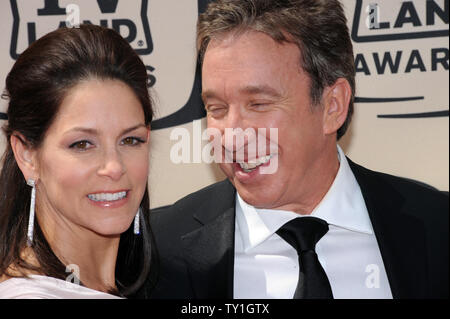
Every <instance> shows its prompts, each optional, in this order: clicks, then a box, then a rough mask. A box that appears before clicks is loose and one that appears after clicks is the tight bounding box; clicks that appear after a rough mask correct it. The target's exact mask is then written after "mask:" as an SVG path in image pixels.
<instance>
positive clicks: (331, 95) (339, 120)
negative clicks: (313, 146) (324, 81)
mask: <svg viewBox="0 0 450 319" xmlns="http://www.w3.org/2000/svg"><path fill="white" fill-rule="evenodd" d="M351 96H352V88H351V86H350V84H349V83H348V81H347V80H346V79H344V78H339V79H338V80H337V81H336V82H335V83H334V84H333V85H331V86H329V87H327V88H325V90H324V93H323V98H322V104H323V107H324V113H323V116H324V118H323V132H324V134H325V135H329V134H334V133H336V132H337V131H338V129H339V128H340V127H341V126H342V124H344V122H345V120H346V118H347V114H348V107H349V104H350V99H351Z"/></svg>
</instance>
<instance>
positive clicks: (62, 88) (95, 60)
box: [0, 25, 153, 296]
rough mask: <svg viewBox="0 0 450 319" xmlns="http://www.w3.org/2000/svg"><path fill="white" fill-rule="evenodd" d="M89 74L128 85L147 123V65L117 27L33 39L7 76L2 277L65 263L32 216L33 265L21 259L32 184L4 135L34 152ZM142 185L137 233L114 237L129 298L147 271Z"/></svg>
mask: <svg viewBox="0 0 450 319" xmlns="http://www.w3.org/2000/svg"><path fill="white" fill-rule="evenodd" d="M88 79H105V80H106V79H112V80H119V81H122V82H123V83H125V84H127V85H128V86H129V87H130V88H131V89H132V90H133V92H134V93H135V95H136V96H137V98H138V99H139V101H140V103H141V105H142V108H143V111H144V116H145V124H146V125H150V122H151V120H152V117H153V110H152V102H151V99H150V95H149V92H148V87H147V80H148V79H147V70H146V68H145V65H144V64H143V62H142V61H141V59H140V58H139V56H138V55H137V54H136V53H135V52H134V50H133V49H132V48H131V46H130V45H129V44H128V43H127V42H126V41H125V40H124V39H123V38H122V37H121V36H120V35H119V34H118V33H116V32H115V31H113V30H111V29H107V28H103V27H99V26H93V25H80V27H79V28H60V29H58V30H56V31H53V32H51V33H48V34H47V35H45V36H44V37H42V38H40V39H39V40H38V41H36V42H34V43H33V44H32V45H30V47H29V48H28V49H26V50H25V51H24V52H23V53H22V54H21V55H20V56H19V58H18V59H17V61H16V63H15V64H14V66H13V67H12V69H11V71H10V72H9V74H8V76H7V78H6V90H5V93H4V94H3V96H4V97H6V98H8V99H9V105H8V110H7V116H8V123H7V125H5V126H4V128H3V129H4V132H5V134H6V138H7V146H6V151H5V154H4V157H3V168H2V170H1V173H0V196H1V197H0V276H1V275H3V274H6V275H10V274H9V273H8V267H9V266H10V265H13V266H16V267H17V268H19V269H28V270H33V271H38V272H39V273H43V274H45V275H46V276H51V277H55V278H59V279H65V278H66V277H67V276H68V273H66V267H65V265H63V264H62V262H61V261H60V260H59V259H58V258H57V257H56V256H55V254H54V253H53V251H52V250H51V248H50V246H49V244H48V242H47V240H46V238H45V236H44V235H43V233H42V230H41V228H40V227H39V224H38V221H37V219H36V221H35V231H34V241H33V246H32V248H33V251H34V253H35V255H36V258H37V261H38V262H39V266H38V267H36V266H35V265H31V264H30V263H27V262H26V261H25V260H24V259H23V258H22V256H21V251H23V249H24V247H26V246H25V245H26V232H27V224H28V222H27V219H28V212H29V206H30V196H31V188H30V187H29V186H27V184H26V181H25V179H24V176H23V174H22V172H21V171H20V169H19V167H18V165H17V163H16V160H15V158H14V154H13V151H12V148H11V142H10V137H11V135H12V134H15V133H16V132H17V133H20V134H21V135H22V136H23V137H24V138H25V141H22V143H26V145H27V147H30V148H33V149H36V148H39V146H40V145H41V143H42V141H43V139H44V137H45V133H46V131H47V130H48V128H49V127H50V126H51V124H52V122H53V120H54V119H55V116H56V114H57V113H58V110H59V107H60V105H61V103H62V101H63V99H64V97H65V95H66V94H67V92H68V91H69V90H70V89H71V88H73V87H74V86H76V85H77V84H79V83H80V82H81V81H85V80H88ZM149 207H150V205H149V195H148V187H146V189H145V193H144V197H143V199H142V202H141V204H140V208H141V214H140V224H141V235H140V236H136V235H134V233H133V225H131V226H130V228H129V229H128V230H127V231H126V232H125V233H123V234H121V237H120V244H119V252H118V256H117V263H116V282H117V286H118V289H119V293H120V294H122V295H124V296H128V295H130V294H132V293H134V292H135V291H136V290H137V289H138V288H139V287H140V286H141V285H142V284H143V282H144V281H145V279H146V278H147V276H148V273H149V268H150V258H151V257H150V256H151V241H152V239H151V233H150V226H149V222H148V215H149Z"/></svg>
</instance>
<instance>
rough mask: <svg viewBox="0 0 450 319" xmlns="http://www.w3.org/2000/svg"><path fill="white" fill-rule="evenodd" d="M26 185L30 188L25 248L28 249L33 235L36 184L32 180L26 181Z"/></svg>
mask: <svg viewBox="0 0 450 319" xmlns="http://www.w3.org/2000/svg"><path fill="white" fill-rule="evenodd" d="M27 184H28V185H29V186H31V187H32V189H31V202H30V219H29V220H28V232H27V246H28V247H30V246H31V245H32V244H33V233H34V206H35V203H36V183H35V181H34V179H32V178H30V179H29V180H27Z"/></svg>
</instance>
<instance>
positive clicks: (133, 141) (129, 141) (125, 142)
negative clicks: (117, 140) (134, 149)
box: [122, 136, 145, 145]
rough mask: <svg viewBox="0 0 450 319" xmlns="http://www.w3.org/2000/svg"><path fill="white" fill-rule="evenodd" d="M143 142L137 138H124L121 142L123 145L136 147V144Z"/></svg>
mask: <svg viewBox="0 0 450 319" xmlns="http://www.w3.org/2000/svg"><path fill="white" fill-rule="evenodd" d="M144 142H145V141H144V140H143V139H141V138H139V137H133V136H130V137H126V138H124V139H123V140H122V144H123V145H138V144H141V143H144Z"/></svg>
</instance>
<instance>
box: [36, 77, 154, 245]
mask: <svg viewBox="0 0 450 319" xmlns="http://www.w3.org/2000/svg"><path fill="white" fill-rule="evenodd" d="M149 133H150V131H149V128H148V127H146V125H145V120H144V111H143V109H142V106H141V103H140V102H139V100H138V98H137V97H136V95H135V94H134V92H133V91H132V89H131V88H130V87H128V86H127V85H126V84H124V83H122V82H120V81H114V80H89V81H87V82H83V83H81V84H79V85H77V86H75V87H74V88H72V89H71V90H70V91H69V92H68V94H67V95H66V97H65V98H64V100H63V102H62V104H61V106H60V110H59V112H58V114H57V116H56V118H55V120H54V122H53V124H52V125H51V126H50V128H49V129H48V131H47V132H46V135H45V137H44V140H43V143H42V145H41V147H40V148H39V149H38V150H37V152H36V157H35V158H36V164H37V165H36V173H37V174H36V175H37V177H38V182H37V186H36V212H37V213H36V214H37V216H38V218H39V220H40V222H41V220H43V221H44V225H42V226H43V228H44V229H45V226H46V225H45V224H48V223H46V222H47V221H50V220H51V223H50V225H53V226H49V227H50V228H52V227H54V228H55V229H54V230H52V229H48V230H47V232H48V231H50V232H53V231H56V230H67V231H74V232H77V230H83V231H85V230H87V231H92V232H95V233H97V234H100V235H103V236H114V235H119V234H121V233H122V232H124V231H125V230H127V229H128V227H129V226H130V224H131V223H132V221H133V218H134V216H135V214H136V212H137V210H138V208H139V205H140V202H141V200H142V197H143V194H144V191H145V188H146V185H147V179H148V167H149Z"/></svg>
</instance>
